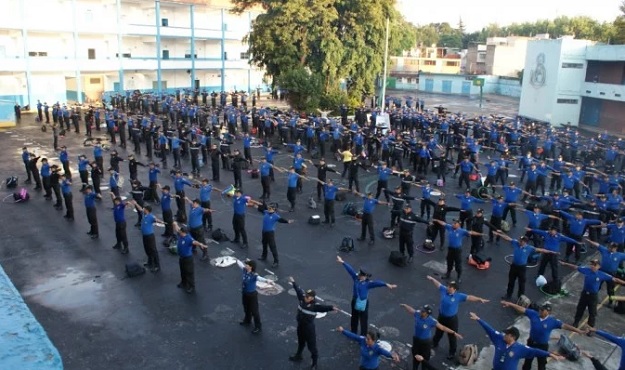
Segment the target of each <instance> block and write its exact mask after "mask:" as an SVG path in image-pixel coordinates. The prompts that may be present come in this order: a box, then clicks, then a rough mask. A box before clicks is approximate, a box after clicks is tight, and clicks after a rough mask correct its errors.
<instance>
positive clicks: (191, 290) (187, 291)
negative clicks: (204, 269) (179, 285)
mask: <svg viewBox="0 0 625 370" xmlns="http://www.w3.org/2000/svg"><path fill="white" fill-rule="evenodd" d="M152 272H158V271H152ZM185 292H186V293H187V294H193V293H195V289H193V288H188V289H187V290H185Z"/></svg>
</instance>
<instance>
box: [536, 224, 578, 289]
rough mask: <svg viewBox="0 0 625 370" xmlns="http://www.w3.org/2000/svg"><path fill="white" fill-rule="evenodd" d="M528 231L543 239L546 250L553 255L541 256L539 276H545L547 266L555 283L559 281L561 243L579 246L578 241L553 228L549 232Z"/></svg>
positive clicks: (545, 254)
mask: <svg viewBox="0 0 625 370" xmlns="http://www.w3.org/2000/svg"><path fill="white" fill-rule="evenodd" d="M526 230H527V231H529V232H531V233H534V234H537V235H539V236H542V237H543V242H544V248H545V249H546V250H548V251H551V252H553V253H543V254H542V255H541V256H540V265H539V266H538V274H537V276H540V275H544V274H545V270H546V269H547V265H550V266H551V278H552V280H553V281H559V280H560V275H559V269H558V266H559V265H558V254H560V244H561V243H574V244H579V243H578V242H577V241H576V240H573V239H571V238H569V237H566V236H564V235H562V234H560V233H559V232H558V228H557V227H555V226H551V227H550V228H549V231H548V232H547V231H544V230H538V229H532V228H526Z"/></svg>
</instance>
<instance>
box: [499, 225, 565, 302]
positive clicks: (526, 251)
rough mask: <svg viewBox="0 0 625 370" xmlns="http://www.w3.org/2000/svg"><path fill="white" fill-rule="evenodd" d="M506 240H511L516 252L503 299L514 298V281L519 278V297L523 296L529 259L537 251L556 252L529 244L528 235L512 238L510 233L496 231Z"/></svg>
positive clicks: (513, 254) (513, 255)
mask: <svg viewBox="0 0 625 370" xmlns="http://www.w3.org/2000/svg"><path fill="white" fill-rule="evenodd" d="M495 233H496V234H498V235H499V236H501V238H503V239H504V240H507V241H509V242H510V244H511V245H512V247H513V248H514V252H513V253H512V263H511V264H510V270H509V272H508V289H507V290H506V295H505V296H503V297H501V299H505V300H510V299H512V292H513V291H514V283H515V281H517V280H518V282H519V289H518V297H519V298H521V296H522V295H524V294H525V280H526V279H525V277H526V272H527V261H528V260H529V259H530V258H531V257H532V256H533V255H534V254H535V253H555V252H552V251H549V250H547V249H542V248H536V247H533V246H531V245H529V244H528V242H529V238H528V237H527V236H525V235H524V236H522V237H521V238H519V240H516V239H512V238H511V237H509V236H508V235H506V234H504V233H501V232H495Z"/></svg>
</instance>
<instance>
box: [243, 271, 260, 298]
mask: <svg viewBox="0 0 625 370" xmlns="http://www.w3.org/2000/svg"><path fill="white" fill-rule="evenodd" d="M241 270H243V287H242V288H241V290H242V291H243V293H253V292H255V291H256V283H257V282H258V274H256V273H254V272H247V270H246V269H244V268H241Z"/></svg>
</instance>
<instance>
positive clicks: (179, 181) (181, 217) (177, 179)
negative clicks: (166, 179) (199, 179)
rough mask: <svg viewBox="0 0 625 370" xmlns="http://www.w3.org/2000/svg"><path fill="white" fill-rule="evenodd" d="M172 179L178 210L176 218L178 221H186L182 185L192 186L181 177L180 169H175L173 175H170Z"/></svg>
mask: <svg viewBox="0 0 625 370" xmlns="http://www.w3.org/2000/svg"><path fill="white" fill-rule="evenodd" d="M171 177H172V179H173V180H174V190H176V195H177V197H176V206H177V208H178V212H177V214H176V219H177V221H179V222H186V221H187V210H186V208H185V201H184V198H185V193H184V187H185V186H193V184H192V183H191V182H190V181H189V180H187V179H185V178H184V177H182V171H180V170H177V171H176V174H175V175H172V176H171Z"/></svg>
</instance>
